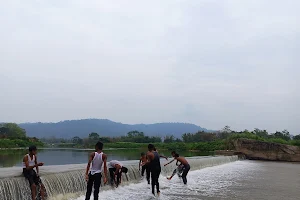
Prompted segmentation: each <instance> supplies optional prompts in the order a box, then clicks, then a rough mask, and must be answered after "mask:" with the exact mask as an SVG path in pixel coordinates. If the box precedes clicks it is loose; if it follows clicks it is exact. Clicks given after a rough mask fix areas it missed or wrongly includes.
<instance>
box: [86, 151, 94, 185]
mask: <svg viewBox="0 0 300 200" xmlns="http://www.w3.org/2000/svg"><path fill="white" fill-rule="evenodd" d="M94 156H95V153H91V155H90V157H89V161H88V164H87V166H86V170H85V179H86V181H87V180H88V179H89V170H90V167H91V162H92V161H93V159H94Z"/></svg>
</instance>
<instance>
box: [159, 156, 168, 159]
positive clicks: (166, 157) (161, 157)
mask: <svg viewBox="0 0 300 200" xmlns="http://www.w3.org/2000/svg"><path fill="white" fill-rule="evenodd" d="M159 157H161V158H164V159H166V160H168V158H167V157H166V156H162V155H159Z"/></svg>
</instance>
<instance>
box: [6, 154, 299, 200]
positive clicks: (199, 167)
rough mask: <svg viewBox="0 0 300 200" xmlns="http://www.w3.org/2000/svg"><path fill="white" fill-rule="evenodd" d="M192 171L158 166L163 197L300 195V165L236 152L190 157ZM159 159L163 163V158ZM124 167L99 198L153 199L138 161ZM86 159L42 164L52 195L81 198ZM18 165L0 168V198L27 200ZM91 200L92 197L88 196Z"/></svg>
mask: <svg viewBox="0 0 300 200" xmlns="http://www.w3.org/2000/svg"><path fill="white" fill-rule="evenodd" d="M188 160H189V162H190V164H191V171H190V173H189V174H188V177H187V178H188V184H187V185H183V183H182V181H181V180H180V179H179V178H178V177H176V176H175V177H174V178H173V179H172V180H171V181H168V180H167V179H166V177H167V176H169V175H171V173H172V171H173V169H174V168H175V165H174V164H171V165H169V166H167V167H162V175H161V176H160V186H161V196H160V197H159V199H162V200H173V199H185V200H186V199H188V200H189V199H191V200H196V199H202V200H217V199H221V200H222V199H224V200H225V199H226V200H227V199H228V200H248V199H250V200H252V199H253V200H296V199H300V164H297V163H284V162H262V161H249V160H238V159H237V157H236V156H202V157H191V158H188ZM161 162H162V164H163V163H164V162H165V161H164V160H162V161H161ZM123 164H124V165H125V166H127V167H128V169H129V172H128V177H127V178H128V181H126V179H125V177H123V179H122V180H123V182H122V185H121V186H120V187H119V188H116V189H112V188H111V187H110V186H108V185H106V186H103V187H101V192H100V194H99V196H100V199H105V200H110V199H111V200H116V199H120V200H143V199H149V200H150V199H156V198H155V197H153V196H152V194H151V190H150V186H149V185H148V184H147V183H146V181H145V180H141V178H140V175H139V171H138V166H137V160H132V161H123ZM85 166H86V164H69V165H52V166H51V165H50V166H43V167H41V172H40V174H41V178H42V180H43V182H44V184H45V187H46V189H47V192H48V194H49V196H50V200H84V193H85V190H86V182H85V181H84V171H85V170H84V169H85ZM20 175H21V174H20V167H19V166H16V167H6V168H0V199H1V200H19V199H20V200H27V199H28V200H29V199H30V191H29V187H28V183H27V181H26V180H25V179H24V177H21V176H20ZM91 199H93V198H91Z"/></svg>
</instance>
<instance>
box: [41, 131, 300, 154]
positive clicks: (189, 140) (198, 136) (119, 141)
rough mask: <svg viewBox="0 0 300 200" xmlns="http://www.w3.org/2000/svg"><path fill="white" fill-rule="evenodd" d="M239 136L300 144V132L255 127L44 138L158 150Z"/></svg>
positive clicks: (209, 145)
mask: <svg viewBox="0 0 300 200" xmlns="http://www.w3.org/2000/svg"><path fill="white" fill-rule="evenodd" d="M237 138H248V139H255V140H260V141H266V142H275V143H282V144H290V145H297V146H300V135H297V136H294V137H292V136H291V135H290V134H289V132H288V131H287V130H284V131H282V132H279V131H276V132H275V133H271V134H269V133H268V132H267V131H266V130H260V129H254V130H253V131H251V132H250V131H248V130H244V131H242V132H236V131H232V130H230V127H228V126H226V127H224V129H222V130H221V131H218V132H211V133H209V132H204V131H198V132H197V133H185V134H183V135H182V137H181V139H179V138H175V137H174V136H173V135H169V136H165V137H164V138H163V139H162V138H160V137H154V136H152V137H149V136H146V135H145V134H144V133H143V132H139V131H131V132H128V133H127V135H126V136H121V137H101V136H100V135H99V134H98V133H95V132H93V133H90V134H89V136H88V137H87V138H80V137H77V136H76V137H73V138H72V139H69V140H67V139H56V138H50V139H45V138H44V139H42V141H44V142H46V143H48V144H49V143H50V144H56V143H59V144H58V146H59V147H76V148H93V147H94V144H95V141H98V140H100V141H102V142H104V143H105V148H144V147H145V146H146V145H147V144H148V143H154V144H155V146H156V147H157V148H159V149H168V150H197V151H214V150H232V149H234V147H233V145H232V141H233V140H235V139H237Z"/></svg>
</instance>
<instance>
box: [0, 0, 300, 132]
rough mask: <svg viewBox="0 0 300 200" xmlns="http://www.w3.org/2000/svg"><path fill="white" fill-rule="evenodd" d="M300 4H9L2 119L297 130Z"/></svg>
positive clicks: (2, 34)
mask: <svg viewBox="0 0 300 200" xmlns="http://www.w3.org/2000/svg"><path fill="white" fill-rule="evenodd" d="M299 10H300V1H298V0H287V1H282V0H280V1H277V0H275V1H274V0H273V1H271V0H243V1H241V0H230V1H229V0H228V1H225V0H186V1H184V0H163V1H162V0H152V1H141V0H126V1H123V0H114V1H108V0H107V1H100V0H89V1H84V0H63V1H62V0H45V1H42V0H26V1H24V0H18V1H17V0H9V1H1V7H0V25H1V31H0V44H1V45H0V68H1V73H0V90H1V93H0V98H1V103H0V121H14V122H36V121H42V122H49V121H54V122H55V121H60V120H65V119H80V118H108V119H111V120H114V121H120V122H123V123H154V122H190V123H195V124H197V125H200V126H202V127H205V128H209V129H221V128H222V127H224V126H225V125H230V126H231V127H232V128H233V129H236V130H240V129H250V130H252V129H253V128H256V127H257V128H261V129H268V130H269V131H275V130H283V129H288V130H289V131H290V132H292V133H300V123H299V121H300V114H299V110H300V103H299V102H300V95H299V89H300V85H299V75H300V68H299V67H300V58H299V52H300V13H299Z"/></svg>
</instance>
